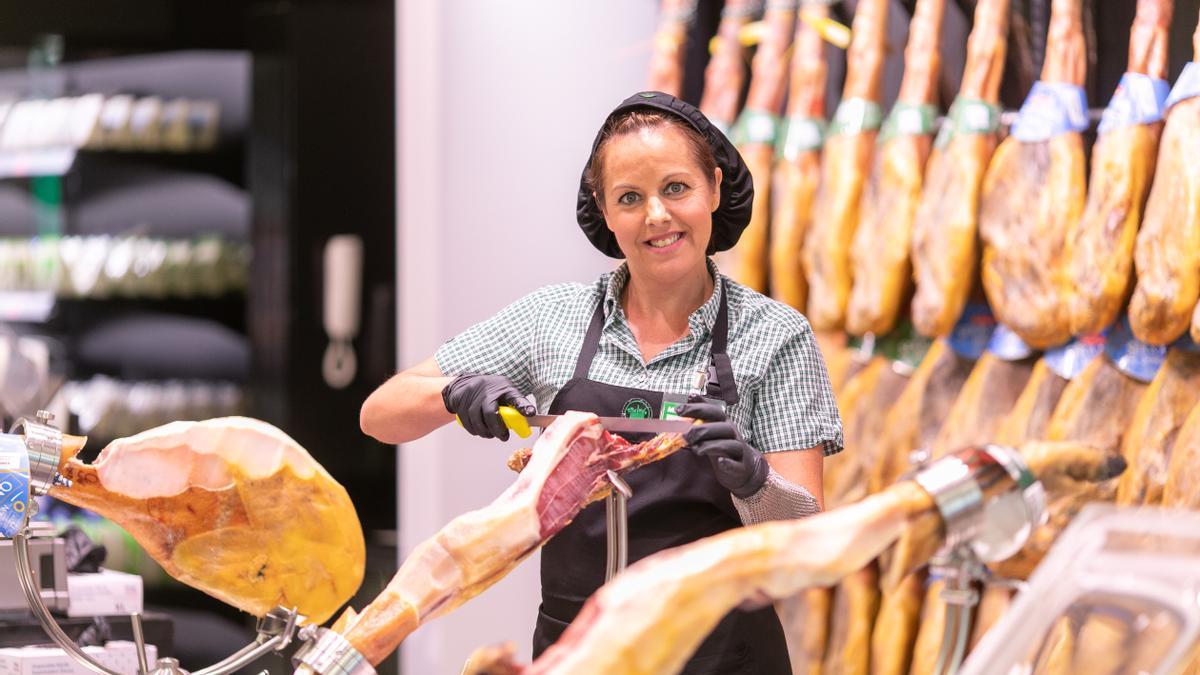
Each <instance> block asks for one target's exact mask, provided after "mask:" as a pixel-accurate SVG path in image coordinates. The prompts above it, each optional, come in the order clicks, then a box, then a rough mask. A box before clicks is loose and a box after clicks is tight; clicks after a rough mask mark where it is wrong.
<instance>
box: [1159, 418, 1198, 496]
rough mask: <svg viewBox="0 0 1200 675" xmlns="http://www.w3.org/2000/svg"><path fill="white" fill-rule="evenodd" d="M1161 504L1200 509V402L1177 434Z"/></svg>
mask: <svg viewBox="0 0 1200 675" xmlns="http://www.w3.org/2000/svg"><path fill="white" fill-rule="evenodd" d="M1162 503H1163V506H1170V507H1178V508H1184V509H1200V405H1197V406H1195V407H1194V408H1192V411H1191V413H1190V414H1189V415H1188V416H1187V419H1185V420H1184V422H1183V426H1182V427H1180V429H1179V435H1178V436H1176V437H1175V444H1174V447H1173V448H1172V449H1171V462H1170V464H1168V469H1167V484H1166V485H1165V486H1164V487H1163V498H1162Z"/></svg>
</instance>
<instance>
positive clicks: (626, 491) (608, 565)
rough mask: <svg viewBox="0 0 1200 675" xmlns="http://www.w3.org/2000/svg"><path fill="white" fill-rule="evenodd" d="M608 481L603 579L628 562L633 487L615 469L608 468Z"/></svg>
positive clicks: (616, 572) (619, 569) (613, 574)
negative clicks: (605, 551)
mask: <svg viewBox="0 0 1200 675" xmlns="http://www.w3.org/2000/svg"><path fill="white" fill-rule="evenodd" d="M608 481H609V482H610V483H612V487H613V489H612V492H609V493H608V496H607V497H605V498H604V516H605V519H606V521H607V522H606V524H607V530H608V560H607V561H606V562H605V566H604V580H605V581H606V582H607V581H608V580H609V579H612V578H613V577H615V576H616V575H617V574H618V573H620V572H621V571H623V570H624V569H625V566H626V564H628V562H629V507H628V503H629V498H630V497H632V496H633V489H631V488H630V487H629V483H626V482H625V479H624V478H621V476H620V475H618V474H617V472H616V471H613V470H612V469H609V470H608Z"/></svg>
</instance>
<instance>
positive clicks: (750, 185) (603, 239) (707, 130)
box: [575, 91, 754, 258]
mask: <svg viewBox="0 0 1200 675" xmlns="http://www.w3.org/2000/svg"><path fill="white" fill-rule="evenodd" d="M639 108H640V109H649V110H658V111H661V112H665V113H668V114H671V115H674V116H675V117H677V118H679V119H680V120H683V121H684V122H686V123H687V124H688V125H690V126H691V127H692V128H693V129H695V130H696V131H698V132H700V136H702V137H703V138H704V139H705V140H706V141H708V147H710V148H712V153H713V157H714V158H715V159H716V160H717V166H719V167H721V176H722V178H721V205H720V206H718V207H717V210H716V211H714V212H713V223H712V240H711V241H710V242H709V245H708V248H709V252H710V253H711V252H714V251H727V250H729V249H731V248H733V245H734V244H736V243H737V241H738V238H739V237H741V236H742V230H744V229H746V226H747V225H749V224H750V208H751V206H752V202H753V201H754V181H753V180H752V179H751V178H750V170H749V169H748V168H746V163H745V162H744V161H742V156H741V154H739V153H738V151H737V148H735V147H733V144H732V143H730V142H729V139H728V138H726V137H725V134H723V133H721V131H720V130H719V129H717V128H716V127H715V126H713V124H712V122H709V121H708V118H707V117H705V116H704V113H702V112H700V110H699V109H698V108H696V107H695V106H693V105H692V104H690V103H688V102H687V101H681V100H680V99H677V98H675V97H674V96H671V95H670V94H664V93H662V92H660V91H644V92H641V93H638V94H634V95H633V96H630V97H629V98H627V99H625V100H624V101H623V102H622V103H621V105H619V106H617V107H616V109H615V110H613V111H612V112H611V113H609V114H608V117H607V118H606V119H605V120H604V124H603V125H601V127H600V132H599V133H597V134H596V140H595V141H594V142H593V143H592V154H591V155H590V156H589V157H588V163H587V164H586V165H584V167H583V176H582V177H581V178H580V180H579V198H578V199H577V201H576V208H575V219H576V220H577V221H579V227H580V228H581V229H582V230H583V233H584V234H586V235H587V238H588V241H590V242H592V245H593V246H595V247H596V248H598V249H600V252H601V253H603V254H605V255H607V256H609V257H611V258H624V257H625V254H624V253H622V252H621V248H620V247H619V246H617V239H616V237H614V236H613V233H612V232H611V231H609V229H608V225H607V224H605V222H604V214H603V213H601V212H600V207H599V206H597V205H596V200H595V199H594V198H593V197H592V189H591V188H590V187H588V184H587V172H588V167H590V166H591V163H592V158H594V157H595V156H596V149H597V148H599V147H600V140H601V135H602V134H603V133H604V128H605V127H606V126H608V122H609V120H611V119H612V118H613V117H615V116H617V115H620V114H621V113H625V112H628V111H630V110H635V109H639Z"/></svg>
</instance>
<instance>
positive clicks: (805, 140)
mask: <svg viewBox="0 0 1200 675" xmlns="http://www.w3.org/2000/svg"><path fill="white" fill-rule="evenodd" d="M828 16H829V8H828V7H827V6H826V5H824V4H820V3H817V4H812V5H807V6H803V7H801V8H800V19H799V20H798V21H797V22H796V36H795V39H794V40H793V42H792V44H793V48H792V64H791V84H790V86H789V89H788V109H787V122H786V124H785V125H784V132H783V134H782V138H781V139H780V140H779V146H778V147H779V154H780V157H779V161H778V162H777V163H776V164H775V173H774V174H773V175H772V185H771V191H772V192H773V194H774V195H775V197H774V198H773V199H772V200H771V205H772V209H771V251H770V265H769V266H768V269H769V273H770V281H771V283H770V287H771V296H772V297H773V298H775V299H776V300H779V301H780V302H783V303H786V304H788V305H791V306H792V307H795V308H796V309H797V310H799V311H801V312H803V311H804V309H805V305H806V303H807V300H808V281H807V280H806V279H805V278H804V269H803V267H802V266H801V263H800V257H801V252H802V251H803V248H804V235H805V233H806V232H808V228H809V224H810V223H811V222H812V215H813V214H812V210H813V200H814V199H816V195H817V184H818V182H819V181H820V177H821V144H822V142H823V141H824V137H825V78H826V72H827V65H826V62H825V44H824V42H823V41H822V40H821V35H820V33H819V32H818V31H817V28H816V25H815V24H816V23H817V22H820V21H823V20H825V19H826V18H828ZM828 360H829V358H828V355H827V357H826V361H828ZM831 365H832V364H831ZM830 374H831V375H832V373H830Z"/></svg>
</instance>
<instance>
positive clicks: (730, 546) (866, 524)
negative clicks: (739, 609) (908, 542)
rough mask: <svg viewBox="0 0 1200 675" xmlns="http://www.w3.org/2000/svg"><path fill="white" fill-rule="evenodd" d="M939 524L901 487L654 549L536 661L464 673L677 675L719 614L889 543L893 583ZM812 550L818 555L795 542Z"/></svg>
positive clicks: (1055, 457) (494, 653) (489, 653)
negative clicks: (913, 541) (810, 513)
mask: <svg viewBox="0 0 1200 675" xmlns="http://www.w3.org/2000/svg"><path fill="white" fill-rule="evenodd" d="M1117 458H1118V460H1119V456H1117ZM1111 459H1112V457H1110V456H1106V455H1105V454H1104V453H1102V452H1096V451H1090V450H1089V449H1087V448H1084V447H1066V446H1064V447H1062V448H1051V449H1048V450H1047V451H1046V452H1042V453H1033V454H1031V455H1030V456H1029V460H1028V462H1029V467H1030V470H1031V471H1033V472H1034V474H1035V475H1037V476H1039V477H1041V478H1042V480H1044V481H1059V480H1063V479H1064V478H1065V477H1066V476H1074V477H1078V478H1085V479H1092V480H1104V479H1108V478H1110V477H1111V476H1112V469H1113V465H1112V463H1111ZM1121 466H1122V467H1123V465H1121ZM1065 479H1066V480H1071V479H1070V478H1065ZM940 522H941V521H940V517H939V516H938V515H937V512H936V507H935V506H934V503H933V500H932V499H931V498H930V497H929V495H928V494H927V493H925V492H924V490H922V489H921V488H919V487H918V486H917V485H916V484H915V483H912V482H910V481H905V482H902V483H898V484H896V485H893V486H892V487H889V488H888V489H887V490H885V491H883V492H881V493H879V494H876V495H872V496H870V497H868V498H867V499H865V500H863V501H861V502H858V503H856V504H851V505H849V506H846V507H843V508H840V509H836V510H833V511H829V512H827V513H823V514H821V515H818V516H814V517H811V518H805V519H801V520H791V521H773V522H769V523H764V524H761V525H756V526H753V527H745V528H738V529H736V530H731V531H729V532H725V533H722V534H719V535H716V536H713V537H709V538H706V539H702V540H700V541H698V542H695V543H692V544H688V545H686V546H681V547H678V548H674V549H670V550H668V551H663V552H661V553H658V554H655V555H653V556H650V557H649V558H646V559H644V560H641V561H639V562H637V563H636V564H634V565H633V566H631V567H630V568H629V569H628V570H626V571H625V572H624V573H622V574H621V575H619V576H617V577H616V578H615V579H613V580H612V581H611V582H609V583H608V584H605V585H604V587H602V588H601V589H600V590H599V591H598V592H597V593H596V594H595V595H593V596H592V597H591V598H590V599H589V600H588V602H587V604H586V605H585V606H584V608H583V610H582V611H581V612H580V614H579V616H578V617H577V618H576V619H575V621H574V622H573V623H572V624H571V626H570V627H569V628H568V629H567V632H566V633H564V634H563V636H562V638H561V639H560V640H559V641H558V642H557V643H556V644H554V645H553V646H552V647H551V648H550V649H548V650H546V652H544V653H543V654H542V656H541V657H540V658H538V660H537V661H535V662H534V663H532V664H530V665H529V666H524V667H522V666H519V665H517V664H515V663H513V661H512V650H511V647H510V648H508V649H489V650H481V651H478V652H476V653H475V654H474V655H472V657H471V659H470V661H469V663H468V664H467V667H466V670H465V671H464V672H466V673H472V674H475V675H480V674H482V673H490V674H495V673H513V674H521V675H547V674H557V675H563V674H566V673H572V674H573V675H591V674H593V673H595V674H597V675H600V674H603V675H625V674H630V675H632V674H634V673H639V674H642V673H657V674H662V675H669V674H671V673H678V672H679V670H680V669H681V668H682V667H683V666H684V664H685V663H686V662H687V659H688V658H689V657H690V655H691V654H692V652H693V651H694V650H695V648H696V647H697V645H699V644H700V642H701V641H702V640H703V639H704V637H705V636H706V635H707V634H708V633H709V631H710V630H711V629H712V628H713V626H715V625H716V623H717V622H718V621H719V620H720V619H721V617H722V616H724V615H725V614H726V613H727V612H729V610H730V609H732V608H734V607H736V606H738V605H739V604H741V603H743V602H745V601H746V600H748V599H749V598H751V597H752V596H756V595H758V594H759V593H765V594H766V595H767V596H770V597H776V598H778V597H787V596H790V595H793V594H795V593H797V592H799V591H801V590H803V589H804V588H806V587H809V586H813V585H827V584H831V583H834V582H836V581H837V580H838V579H840V578H842V577H844V576H845V575H846V574H850V573H853V572H854V571H855V570H861V569H863V568H864V567H866V565H867V563H868V562H870V561H871V560H874V559H875V558H876V557H878V556H879V555H880V554H881V553H883V552H884V551H885V550H887V549H889V548H890V547H892V546H893V545H895V544H897V542H900V546H898V547H897V548H896V549H895V555H894V556H893V557H894V558H895V559H896V560H895V566H894V568H895V570H896V571H897V574H896V575H894V576H895V577H896V580H899V579H903V578H904V576H905V575H906V573H907V572H908V571H910V570H912V569H915V568H916V567H918V566H920V565H921V564H923V563H924V562H925V561H926V560H927V559H928V557H929V556H930V555H932V553H933V551H934V549H935V548H936V546H937V545H939V544H940V540H941V538H942V535H940V534H939V532H940V528H941V524H940ZM914 532H919V533H920V535H919V537H918V539H919V541H920V542H921V544H920V545H919V546H917V547H916V548H913V549H909V553H908V554H907V555H905V554H901V553H900V551H901V550H902V549H903V541H902V539H903V538H904V537H905V536H907V535H909V534H910V533H914ZM813 541H820V542H822V545H821V546H820V547H813V546H807V545H805V544H804V542H813Z"/></svg>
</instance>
